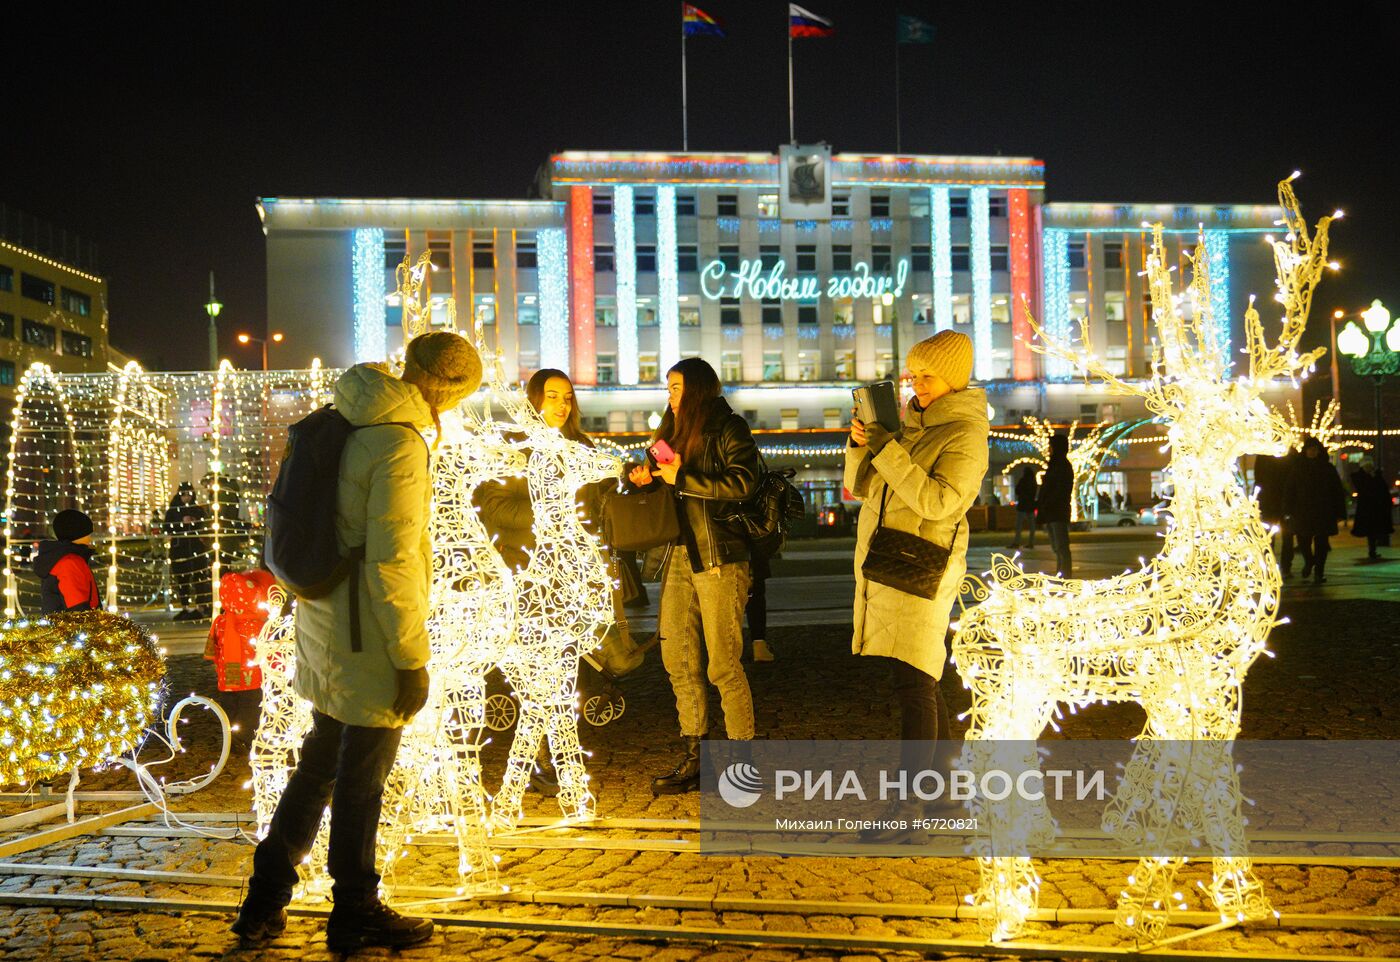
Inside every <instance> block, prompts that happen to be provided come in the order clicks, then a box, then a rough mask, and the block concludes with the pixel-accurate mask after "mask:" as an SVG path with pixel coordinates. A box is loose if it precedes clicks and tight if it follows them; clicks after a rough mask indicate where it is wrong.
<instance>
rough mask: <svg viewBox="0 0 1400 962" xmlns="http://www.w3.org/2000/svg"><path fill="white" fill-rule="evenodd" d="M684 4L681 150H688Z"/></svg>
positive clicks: (682, 26) (683, 11)
mask: <svg viewBox="0 0 1400 962" xmlns="http://www.w3.org/2000/svg"><path fill="white" fill-rule="evenodd" d="M685 88H686V70H685V4H684V3H682V4H681V150H684V151H689V150H690V114H689V112H688V110H687V107H686V89H685Z"/></svg>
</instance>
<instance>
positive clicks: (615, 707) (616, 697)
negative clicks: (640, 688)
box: [608, 691, 627, 721]
mask: <svg viewBox="0 0 1400 962" xmlns="http://www.w3.org/2000/svg"><path fill="white" fill-rule="evenodd" d="M608 707H610V708H611V709H612V718H610V719H609V721H617V720H618V719H619V718H621V717H622V713H623V712H625V711H626V710H627V699H626V698H624V697H622V692H620V691H615V692H612V693H611V695H610V697H609V699H608Z"/></svg>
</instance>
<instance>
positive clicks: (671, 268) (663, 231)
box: [656, 184, 681, 371]
mask: <svg viewBox="0 0 1400 962" xmlns="http://www.w3.org/2000/svg"><path fill="white" fill-rule="evenodd" d="M677 275H678V265H677V259H676V188H675V187H673V186H671V185H670V184H663V185H661V186H659V187H657V188H656V284H657V293H658V295H659V296H658V298H657V300H658V301H659V302H660V303H659V308H660V314H659V316H658V318H657V320H658V322H659V325H660V327H659V330H658V331H657V339H658V341H657V347H658V353H657V357H658V361H659V363H658V369H659V370H660V371H669V370H670V369H671V367H672V366H673V365H674V364H675V363H676V362H677V361H679V360H680V359H681V317H680V281H679V279H678V276H677Z"/></svg>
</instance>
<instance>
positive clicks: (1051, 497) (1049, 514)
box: [1035, 434, 1074, 578]
mask: <svg viewBox="0 0 1400 962" xmlns="http://www.w3.org/2000/svg"><path fill="white" fill-rule="evenodd" d="M1073 497H1074V468H1073V467H1072V466H1071V465H1070V463H1069V438H1068V436H1066V435H1064V434H1055V435H1052V436H1051V438H1050V460H1049V461H1048V462H1046V465H1045V473H1044V474H1043V475H1042V476H1041V479H1040V494H1039V495H1038V496H1037V498H1036V508H1035V514H1036V520H1038V521H1039V522H1040V525H1041V527H1043V528H1044V529H1045V535H1046V537H1048V538H1049V539H1050V550H1051V551H1053V552H1055V567H1056V572H1057V573H1058V574H1059V576H1060V577H1061V578H1072V577H1074V558H1073V557H1071V555H1070V551H1069V519H1070V499H1071V498H1073Z"/></svg>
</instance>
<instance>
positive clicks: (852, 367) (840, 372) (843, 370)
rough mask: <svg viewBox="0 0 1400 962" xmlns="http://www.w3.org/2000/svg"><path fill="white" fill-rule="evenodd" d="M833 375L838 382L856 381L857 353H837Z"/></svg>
mask: <svg viewBox="0 0 1400 962" xmlns="http://www.w3.org/2000/svg"><path fill="white" fill-rule="evenodd" d="M832 373H833V374H834V375H835V377H836V380H838V381H854V380H855V379H856V352H855V351H837V352H836V364H835V366H834V369H833V371H832ZM838 427H839V425H838Z"/></svg>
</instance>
